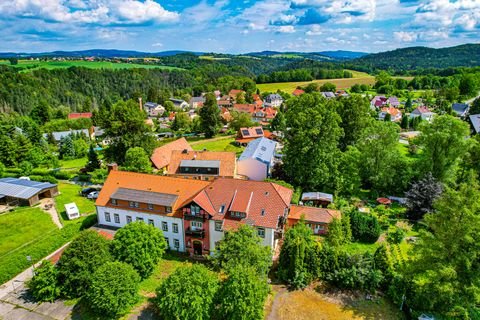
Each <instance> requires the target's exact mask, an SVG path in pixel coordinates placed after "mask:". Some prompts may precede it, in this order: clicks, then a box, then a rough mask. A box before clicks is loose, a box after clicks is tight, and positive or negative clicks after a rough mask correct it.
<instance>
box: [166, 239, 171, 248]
mask: <svg viewBox="0 0 480 320" xmlns="http://www.w3.org/2000/svg"><path fill="white" fill-rule="evenodd" d="M165 242H166V243H167V247H170V242H168V238H167V237H165Z"/></svg>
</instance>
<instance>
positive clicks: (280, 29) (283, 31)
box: [277, 26, 295, 33]
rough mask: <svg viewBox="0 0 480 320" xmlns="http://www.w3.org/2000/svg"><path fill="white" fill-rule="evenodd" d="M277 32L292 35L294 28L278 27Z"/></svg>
mask: <svg viewBox="0 0 480 320" xmlns="http://www.w3.org/2000/svg"><path fill="white" fill-rule="evenodd" d="M277 32H280V33H294V32H295V27H294V26H280V27H278V28H277Z"/></svg>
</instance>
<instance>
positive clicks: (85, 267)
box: [58, 230, 112, 298]
mask: <svg viewBox="0 0 480 320" xmlns="http://www.w3.org/2000/svg"><path fill="white" fill-rule="evenodd" d="M111 260H112V257H111V255H110V250H109V243H108V241H107V240H106V239H105V238H103V237H102V236H100V235H99V234H98V233H97V232H95V231H92V230H85V231H82V232H81V233H80V234H79V236H78V237H77V238H75V239H74V240H73V241H72V242H71V243H70V245H69V246H68V247H67V249H66V250H65V252H64V253H63V254H62V257H61V258H60V261H59V262H58V271H59V274H58V276H59V281H60V283H61V284H62V294H63V295H65V296H66V297H69V298H74V297H81V296H83V295H84V294H85V293H86V292H87V291H88V289H89V288H90V284H91V282H92V274H93V273H94V272H95V270H97V268H98V267H100V266H101V265H103V264H104V263H106V262H109V261H111Z"/></svg>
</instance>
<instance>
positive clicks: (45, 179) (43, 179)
mask: <svg viewBox="0 0 480 320" xmlns="http://www.w3.org/2000/svg"><path fill="white" fill-rule="evenodd" d="M28 177H29V178H30V180H34V181H41V182H50V183H57V182H58V181H57V179H55V178H54V177H52V176H33V175H32V176H28Z"/></svg>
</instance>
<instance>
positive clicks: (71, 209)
mask: <svg viewBox="0 0 480 320" xmlns="http://www.w3.org/2000/svg"><path fill="white" fill-rule="evenodd" d="M65 212H66V213H67V217H68V220H73V219H77V218H80V211H79V210H78V207H77V205H76V204H75V202H71V203H67V204H65Z"/></svg>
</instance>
